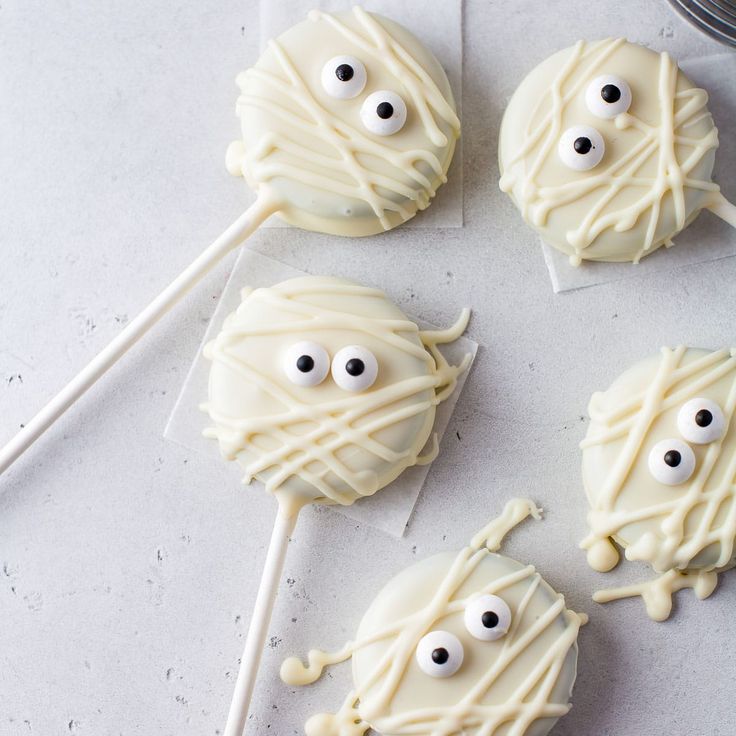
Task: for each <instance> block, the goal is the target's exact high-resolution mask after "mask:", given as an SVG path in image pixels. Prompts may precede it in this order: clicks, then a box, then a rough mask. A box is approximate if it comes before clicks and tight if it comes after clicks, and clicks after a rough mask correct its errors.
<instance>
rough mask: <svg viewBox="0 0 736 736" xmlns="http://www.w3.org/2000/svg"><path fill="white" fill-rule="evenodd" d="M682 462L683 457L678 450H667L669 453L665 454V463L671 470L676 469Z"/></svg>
mask: <svg viewBox="0 0 736 736" xmlns="http://www.w3.org/2000/svg"><path fill="white" fill-rule="evenodd" d="M681 460H682V455H680V453H679V452H677V450H667V452H665V454H664V462H665V464H667V465H669V466H670V467H671V468H676V467H677V466H678V465H679V464H680V461H681Z"/></svg>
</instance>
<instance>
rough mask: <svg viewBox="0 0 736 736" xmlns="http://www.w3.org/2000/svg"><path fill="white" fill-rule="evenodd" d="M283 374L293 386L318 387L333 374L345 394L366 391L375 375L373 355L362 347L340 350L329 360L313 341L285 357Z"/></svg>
mask: <svg viewBox="0 0 736 736" xmlns="http://www.w3.org/2000/svg"><path fill="white" fill-rule="evenodd" d="M283 367H284V373H286V377H287V378H288V379H289V380H290V381H291V382H292V383H293V384H295V385H296V386H302V387H305V388H309V387H311V386H317V385H319V384H320V383H322V381H324V380H325V378H327V374H328V373H330V372H332V378H333V379H334V381H335V383H336V384H337V385H338V386H339V387H340V388H341V389H344V390H345V391H353V392H358V391H365V390H366V389H367V388H370V387H371V386H372V385H373V384H374V383H375V381H376V378H377V376H378V361H377V360H376V356H375V355H373V353H372V352H371V351H370V350H368V349H367V348H364V347H362V346H361V345H348V346H347V347H344V348H341V349H340V350H338V351H337V353H336V354H335V357H334V358H333V359H332V360H330V356H329V354H328V353H327V351H326V350H325V349H324V348H323V347H322V346H321V345H319V344H318V343H316V342H308V341H304V342H298V343H295V344H294V345H292V346H291V347H290V348H289V349H288V350H287V351H286V353H285V354H284V363H283Z"/></svg>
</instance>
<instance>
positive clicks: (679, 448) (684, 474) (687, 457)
mask: <svg viewBox="0 0 736 736" xmlns="http://www.w3.org/2000/svg"><path fill="white" fill-rule="evenodd" d="M694 470H695V453H694V452H693V451H692V448H691V447H690V445H688V444H687V443H685V442H683V441H682V440H676V439H671V440H662V441H661V442H657V444H656V445H654V447H653V448H652V450H651V452H650V453H649V472H650V473H651V474H652V476H653V478H654V479H655V480H656V481H659V482H660V483H664V485H666V486H679V485H680V484H681V483H684V482H685V481H686V480H688V479H689V478H690V476H691V475H692V474H693V471H694Z"/></svg>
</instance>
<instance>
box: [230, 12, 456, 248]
mask: <svg viewBox="0 0 736 736" xmlns="http://www.w3.org/2000/svg"><path fill="white" fill-rule="evenodd" d="M238 85H239V87H240V90H241V95H240V97H239V99H238V105H237V111H238V115H239V116H240V121H241V127H242V139H241V140H239V141H236V142H235V143H233V144H232V145H231V146H230V148H229V150H228V156H227V163H228V169H229V170H230V171H231V172H232V173H233V174H236V175H242V176H244V177H245V178H246V180H247V182H248V184H249V185H250V187H251V188H252V189H254V190H255V191H257V192H259V194H262V193H264V192H265V193H267V196H269V197H271V198H272V199H274V200H276V201H277V202H278V203H279V204H278V207H277V209H278V211H279V214H280V216H281V217H282V218H283V219H284V220H286V221H287V222H289V223H291V224H293V225H297V226H299V227H302V228H306V229H308V230H317V231H320V232H325V233H333V234H337V235H349V236H359V235H370V234H374V233H378V232H382V231H383V230H388V229H390V228H392V227H395V226H396V225H399V224H401V223H402V222H405V221H406V220H408V219H410V218H411V217H413V216H414V215H415V214H416V213H417V211H418V210H421V209H424V208H425V207H427V206H428V204H429V202H430V200H431V199H432V197H433V196H434V194H435V192H436V190H437V188H438V187H439V186H440V184H442V183H443V182H444V181H445V178H446V177H445V175H446V173H447V169H448V167H449V165H450V162H451V160H452V156H453V153H454V150H455V142H456V139H457V137H458V136H459V134H460V122H459V120H458V117H457V115H456V112H455V103H454V100H453V97H452V91H451V89H450V85H449V82H448V80H447V77H446V75H445V72H444V71H443V69H442V67H441V66H440V64H439V62H438V61H437V59H436V58H435V57H434V56H433V55H432V53H431V52H430V51H429V50H428V49H427V48H426V47H425V46H424V45H423V44H422V43H421V42H420V41H419V40H418V39H416V38H415V37H414V36H413V35H412V34H411V33H410V32H409V31H407V30H406V29H405V28H403V27H402V26H400V25H398V24H397V23H394V22H393V21H391V20H388V19H387V18H384V17H382V16H379V15H375V14H372V13H367V12H365V11H364V10H362V9H361V8H359V7H355V8H353V10H352V11H350V12H343V13H335V14H330V13H326V12H323V11H319V10H314V11H312V12H311V13H310V14H309V17H308V19H307V20H305V21H303V22H301V23H298V24H297V25H295V26H294V27H293V28H291V29H289V30H288V31H286V32H285V33H283V34H282V35H281V36H279V38H278V39H276V40H273V41H270V42H269V44H268V47H267V49H266V51H265V52H264V53H263V55H262V56H261V58H260V59H259V60H258V62H257V63H256V65H255V66H254V67H253V68H251V69H249V70H247V71H245V72H243V73H242V74H241V75H240V76H239V77H238Z"/></svg>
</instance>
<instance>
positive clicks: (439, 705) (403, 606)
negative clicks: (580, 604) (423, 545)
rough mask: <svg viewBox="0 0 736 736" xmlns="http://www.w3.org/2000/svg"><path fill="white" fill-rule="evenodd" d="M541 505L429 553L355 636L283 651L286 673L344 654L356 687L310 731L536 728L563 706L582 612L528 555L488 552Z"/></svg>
mask: <svg viewBox="0 0 736 736" xmlns="http://www.w3.org/2000/svg"><path fill="white" fill-rule="evenodd" d="M540 514H541V511H540V510H539V509H537V507H536V505H535V504H533V503H532V502H531V501H528V500H526V499H513V500H512V501H510V502H509V503H508V504H507V505H506V507H505V508H504V511H503V513H502V515H501V516H500V517H499V518H497V519H494V520H493V521H492V522H490V523H489V524H488V525H487V526H486V527H485V528H484V529H482V530H481V531H480V532H478V534H476V535H475V536H474V537H473V539H472V540H471V542H470V544H469V545H468V546H467V547H465V548H463V549H462V550H460V552H458V553H442V554H439V555H436V556H434V557H430V558H429V559H426V560H424V561H422V562H420V563H418V564H416V565H413V566H411V567H409V568H407V569H406V570H404V571H403V572H401V573H399V574H398V575H397V576H396V577H395V578H394V579H393V580H391V581H390V582H389V583H388V584H387V585H386V587H385V588H384V589H383V590H382V591H381V592H380V593H379V594H378V596H377V597H376V599H375V600H374V601H373V603H371V605H370V606H369V607H368V610H367V611H366V613H365V615H364V617H363V620H362V621H361V623H360V626H359V627H358V632H357V635H356V638H355V641H351V642H348V643H347V644H345V646H344V647H343V648H342V649H341V650H339V651H337V652H334V653H327V652H323V651H319V650H312V651H310V652H309V655H308V665H306V666H305V665H304V664H303V663H302V662H301V661H300V660H299V659H297V658H290V659H287V660H285V661H284V663H283V664H282V666H281V677H282V679H283V680H284V681H285V682H286V683H287V684H290V685H306V684H309V683H312V682H315V681H316V680H318V679H319V677H320V676H321V675H322V673H323V670H324V668H325V667H327V666H329V665H332V664H336V663H338V662H343V661H345V660H347V659H350V658H352V669H353V683H354V687H353V689H352V690H351V691H350V693H349V694H348V696H347V697H346V699H345V701H344V703H343V705H342V707H341V708H340V709H339V710H338V711H337V712H336V713H322V714H319V715H315V716H313V717H312V718H311V719H310V720H309V721H308V722H307V725H306V733H307V734H308V736H362V734H364V733H365V732H366V731H368V730H369V729H373V731H375V732H376V733H378V734H382V735H383V736H402V735H408V734H411V735H412V736H452V735H453V734H461V733H462V734H466V735H467V736H493V735H494V734H502V733H503V734H507V733H518V734H519V735H520V736H521V735H522V734H524V735H525V736H545V734H547V733H549V731H550V730H551V729H552V727H553V726H554V724H555V722H556V721H557V719H558V718H559V717H560V716H563V715H564V714H565V713H567V712H568V710H569V709H570V704H569V698H570V695H571V692H572V687H573V684H574V682H575V675H576V667H577V636H578V630H579V629H580V626H581V625H582V624H583V623H585V621H586V620H587V619H586V617H585V616H584V615H580V614H577V613H574V612H573V611H570V610H568V609H567V608H566V606H565V600H564V598H563V597H562V596H561V595H559V594H558V593H555V591H554V590H552V588H551V587H550V586H549V585H548V584H547V583H546V582H545V581H544V580H543V579H542V577H541V576H540V575H539V573H537V572H536V571H535V569H534V567H532V566H531V565H527V566H525V565H521V564H519V563H518V562H516V561H514V560H512V559H510V558H508V557H505V556H503V555H500V554H497V553H496V550H498V549H499V547H500V545H501V541H502V539H503V537H504V536H505V534H507V533H508V532H509V531H510V530H511V529H512V528H513V527H515V526H516V525H517V524H519V523H521V522H522V521H523V520H524V519H525V518H527V517H528V516H529V515H533V516H534V517H535V518H540Z"/></svg>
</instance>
